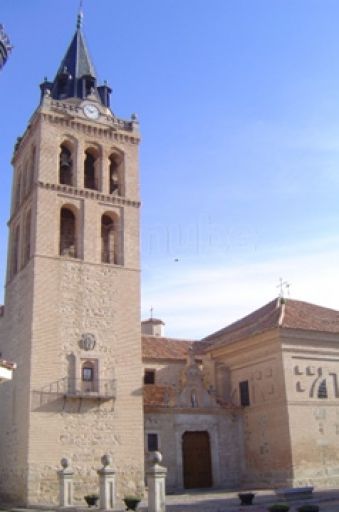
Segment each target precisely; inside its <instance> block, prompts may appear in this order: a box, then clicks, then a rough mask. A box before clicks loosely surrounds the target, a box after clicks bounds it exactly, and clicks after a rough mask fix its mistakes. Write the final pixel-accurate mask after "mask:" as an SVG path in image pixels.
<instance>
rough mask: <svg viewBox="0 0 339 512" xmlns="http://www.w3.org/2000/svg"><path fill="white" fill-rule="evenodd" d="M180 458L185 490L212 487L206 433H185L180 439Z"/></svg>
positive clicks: (208, 439)
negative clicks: (181, 459)
mask: <svg viewBox="0 0 339 512" xmlns="http://www.w3.org/2000/svg"><path fill="white" fill-rule="evenodd" d="M182 458H183V471H184V487H185V489H194V488H202V487H211V486H212V467H211V447H210V437H209V434H208V432H205V431H203V432H185V433H184V435H183V438H182Z"/></svg>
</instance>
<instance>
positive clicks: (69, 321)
mask: <svg viewBox="0 0 339 512" xmlns="http://www.w3.org/2000/svg"><path fill="white" fill-rule="evenodd" d="M81 25H82V18H81V16H79V18H78V24H77V29H76V32H75V35H74V37H73V39H72V41H71V44H70V46H69V48H68V49H67V51H66V54H65V57H64V59H63V60H62V62H61V65H60V67H59V69H58V71H57V73H56V76H55V78H54V80H53V81H51V82H49V81H45V82H44V83H43V84H41V101H40V104H39V105H38V107H37V109H36V110H35V112H34V113H33V116H32V118H31V120H30V122H29V124H28V126H27V129H26V131H25V133H24V135H23V136H22V137H21V138H20V139H18V142H17V144H16V146H15V150H14V156H13V167H14V174H13V192H12V206H11V212H10V219H9V247H8V266H7V269H8V270H7V278H6V294H5V305H4V307H2V308H1V309H0V352H1V353H2V354H3V356H4V357H6V359H8V360H11V361H15V363H16V364H17V370H16V372H15V376H14V379H12V380H11V381H9V382H6V383H4V384H2V385H1V387H0V401H1V407H0V425H1V427H0V454H1V457H0V499H1V501H3V502H6V501H8V502H9V501H11V502H16V503H20V504H25V505H35V504H49V505H55V504H57V503H58V478H57V471H58V469H60V460H61V458H63V457H67V458H68V459H69V461H70V464H71V467H72V468H73V470H74V475H75V476H74V478H75V482H76V485H75V501H76V503H81V502H83V496H84V495H85V494H88V493H92V492H95V491H97V487H98V475H97V470H98V469H99V468H100V466H101V463H100V460H101V457H102V456H103V455H104V454H109V455H111V456H112V459H113V464H114V468H115V471H116V499H117V501H119V500H121V499H122V498H123V496H124V495H126V494H139V493H142V492H143V490H144V484H145V482H144V466H145V464H146V462H147V454H148V452H149V451H153V450H160V451H161V452H162V453H163V457H164V459H163V463H164V465H165V466H167V468H168V478H167V487H168V489H169V490H173V489H183V488H187V489H189V488H196V487H199V488H207V487H222V488H228V489H235V488H242V487H258V486H266V487H278V486H282V485H283V486H286V485H300V484H303V485H304V484H312V485H317V486H320V487H324V486H334V485H338V484H339V449H338V447H337V445H338V436H339V386H338V382H337V379H338V374H339V351H338V341H339V340H338V336H339V313H338V312H336V311H333V310H328V309H326V308H321V307H318V306H313V305H310V304H306V303H303V302H298V301H293V300H283V299H281V298H280V299H276V300H274V301H272V302H271V303H269V304H267V305H266V306H264V307H263V308H261V309H260V310H258V311H256V312H254V313H252V314H251V315H249V316H248V317H246V318H244V319H242V320H240V321H239V322H236V323H235V324H232V325H231V326H229V327H226V328H225V329H222V330H221V331H218V332H217V333H214V334H212V335H210V336H208V337H207V338H205V339H204V340H201V341H190V340H173V339H169V338H166V337H165V336H164V333H163V322H162V321H161V320H157V319H154V318H150V319H149V320H147V321H144V322H142V324H141V323H140V256H139V207H140V197H139V177H138V171H139V170H138V145H139V141H140V134H139V125H138V121H137V119H136V117H135V116H132V117H131V119H129V120H123V119H120V118H118V117H117V116H116V115H115V114H114V113H113V112H112V110H111V108H110V92H111V90H110V88H109V86H108V85H107V84H103V85H101V86H100V85H98V84H97V80H96V76H95V71H94V67H93V64H92V62H91V60H90V58H89V55H88V51H87V47H86V43H85V39H84V36H83V32H82V26H81ZM140 325H141V326H142V327H141V328H140ZM141 330H142V332H141Z"/></svg>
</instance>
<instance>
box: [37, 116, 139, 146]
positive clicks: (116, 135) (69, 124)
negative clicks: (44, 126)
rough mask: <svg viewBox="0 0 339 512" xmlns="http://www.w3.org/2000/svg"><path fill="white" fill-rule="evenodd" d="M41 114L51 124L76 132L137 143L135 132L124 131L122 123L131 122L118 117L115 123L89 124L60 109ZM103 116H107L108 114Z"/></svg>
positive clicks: (116, 140)
mask: <svg viewBox="0 0 339 512" xmlns="http://www.w3.org/2000/svg"><path fill="white" fill-rule="evenodd" d="M60 114H63V115H60ZM41 116H42V118H43V119H44V120H47V121H49V122H50V123H52V124H56V125H59V126H64V127H66V128H71V129H73V130H76V131H78V132H81V133H85V134H86V135H90V136H94V137H100V138H105V139H109V140H112V141H115V142H125V143H126V142H127V143H129V144H138V143H139V140H140V139H139V137H138V135H137V134H136V133H133V132H132V133H131V129H129V130H128V131H126V128H125V127H124V125H125V124H131V123H128V122H127V121H121V120H119V119H115V121H116V123H117V124H116V125H115V124H114V123H113V122H112V124H111V125H107V124H93V123H91V124H89V123H86V122H85V120H82V119H81V118H75V117H73V116H68V115H65V113H63V112H62V111H60V112H55V114H54V113H52V112H50V113H46V112H43V113H41ZM105 117H107V118H108V116H105ZM112 121H113V120H112ZM121 123H123V126H120V125H119V124H121Z"/></svg>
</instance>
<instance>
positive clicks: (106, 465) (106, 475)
mask: <svg viewBox="0 0 339 512" xmlns="http://www.w3.org/2000/svg"><path fill="white" fill-rule="evenodd" d="M101 463H102V468H101V469H99V470H98V475H99V487H100V504H99V507H100V508H101V509H103V510H113V508H114V504H115V470H114V469H113V468H111V467H110V465H111V464H112V457H111V456H110V455H103V456H102V457H101Z"/></svg>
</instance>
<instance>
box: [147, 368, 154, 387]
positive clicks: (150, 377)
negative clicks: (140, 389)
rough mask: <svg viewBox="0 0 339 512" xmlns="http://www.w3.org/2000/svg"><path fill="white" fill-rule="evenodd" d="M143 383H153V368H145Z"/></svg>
mask: <svg viewBox="0 0 339 512" xmlns="http://www.w3.org/2000/svg"><path fill="white" fill-rule="evenodd" d="M144 384H155V370H145V374H144Z"/></svg>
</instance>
